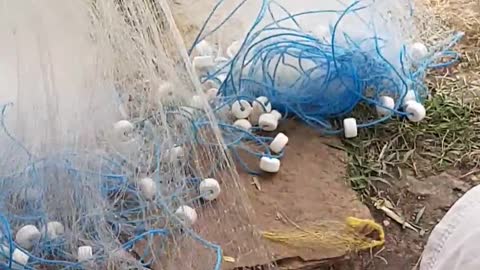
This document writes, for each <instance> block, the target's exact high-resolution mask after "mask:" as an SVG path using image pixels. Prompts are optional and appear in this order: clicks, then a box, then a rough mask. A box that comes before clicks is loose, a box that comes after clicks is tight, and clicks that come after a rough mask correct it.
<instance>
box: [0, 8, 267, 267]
mask: <svg viewBox="0 0 480 270" xmlns="http://www.w3.org/2000/svg"><path fill="white" fill-rule="evenodd" d="M0 20H1V23H0V29H1V30H0V33H1V34H2V44H3V45H2V47H1V48H0V56H2V62H1V70H2V71H5V73H3V74H2V75H3V76H2V78H1V79H2V81H1V82H0V91H1V95H0V97H2V103H3V104H4V105H3V106H2V117H1V122H0V123H1V136H0V140H1V141H0V142H1V147H2V150H3V151H2V158H1V175H2V176H1V177H0V192H1V196H0V198H1V199H0V220H1V227H0V264H1V266H2V268H8V269H105V268H109V269H144V268H151V269H220V267H221V263H222V251H224V252H228V254H229V256H233V257H235V258H237V259H238V260H240V261H241V260H242V258H244V257H245V256H247V255H248V254H251V253H252V252H253V253H254V254H255V256H257V257H261V258H266V260H268V254H267V252H266V251H265V250H264V249H263V248H262V246H261V245H260V244H259V242H258V241H259V240H258V239H259V236H258V237H257V234H255V232H254V230H253V228H252V226H251V225H250V222H249V213H250V211H251V210H250V209H249V206H248V204H247V203H246V200H244V199H243V190H242V188H241V186H240V185H239V184H238V182H237V179H238V175H237V174H236V170H235V169H234V166H233V165H232V161H231V160H230V158H229V155H228V151H227V150H228V147H227V145H226V144H225V143H224V142H223V139H222V136H221V134H220V129H219V128H218V125H217V124H216V121H215V117H214V116H213V113H212V111H211V109H210V108H209V106H208V103H207V101H206V98H205V94H204V93H203V92H202V91H200V87H199V86H200V85H199V83H198V81H197V79H196V78H195V76H194V75H193V74H194V72H192V69H191V66H190V63H189V60H188V57H187V53H186V49H185V47H184V44H183V41H182V39H181V37H180V35H179V33H178V31H177V29H176V26H175V24H174V22H173V20H172V17H171V14H170V11H169V8H168V5H167V4H166V3H165V2H164V1H155V3H154V1H134V0H123V1H116V0H102V1H91V2H88V1H80V0H79V1H76V0H74V1H63V0H51V1H48V5H47V4H45V3H43V2H42V3H39V2H38V1H33V0H19V1H13V2H12V1H2V2H1V5H0ZM192 97H193V98H192ZM192 100H193V101H192ZM218 243H222V246H220V245H219V244H218Z"/></svg>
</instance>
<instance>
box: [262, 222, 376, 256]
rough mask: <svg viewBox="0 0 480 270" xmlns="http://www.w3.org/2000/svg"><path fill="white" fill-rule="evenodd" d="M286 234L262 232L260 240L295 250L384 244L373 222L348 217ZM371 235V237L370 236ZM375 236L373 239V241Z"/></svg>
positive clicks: (299, 228) (352, 248) (350, 247)
mask: <svg viewBox="0 0 480 270" xmlns="http://www.w3.org/2000/svg"><path fill="white" fill-rule="evenodd" d="M295 227H296V228H295V229H293V230H290V231H264V232H262V235H263V237H264V238H266V239H268V240H270V241H274V242H278V243H283V244H285V245H290V246H293V247H299V248H311V249H315V248H320V247H323V248H335V249H342V250H345V251H359V250H365V249H371V248H374V247H378V246H381V245H383V244H384V242H385V233H384V231H383V228H382V226H380V225H379V224H377V223H376V222H375V221H373V220H368V219H358V218H354V217H348V218H347V219H346V221H345V223H341V222H322V223H315V224H313V225H311V226H308V227H306V228H301V227H299V226H297V225H295ZM373 235H374V236H373ZM373 237H375V238H376V239H375V238H373Z"/></svg>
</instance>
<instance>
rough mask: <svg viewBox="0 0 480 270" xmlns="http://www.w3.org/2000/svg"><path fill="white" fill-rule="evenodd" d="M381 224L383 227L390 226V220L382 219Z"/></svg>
mask: <svg viewBox="0 0 480 270" xmlns="http://www.w3.org/2000/svg"><path fill="white" fill-rule="evenodd" d="M383 226H385V227H388V226H390V221H388V220H386V219H384V220H383Z"/></svg>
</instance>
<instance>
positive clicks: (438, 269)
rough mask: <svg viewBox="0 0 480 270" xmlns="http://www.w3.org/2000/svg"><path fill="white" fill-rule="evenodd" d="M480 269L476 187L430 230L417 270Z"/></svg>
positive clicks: (479, 199) (478, 190) (479, 196)
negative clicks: (418, 269)
mask: <svg viewBox="0 0 480 270" xmlns="http://www.w3.org/2000/svg"><path fill="white" fill-rule="evenodd" d="M479 269H480V186H477V187H475V188H473V189H471V190H469V191H468V192H467V193H465V195H463V197H461V198H460V199H459V200H458V201H457V202H456V203H455V204H454V205H453V207H452V208H450V210H449V211H448V213H447V214H446V215H445V216H444V217H443V219H442V220H441V221H440V223H438V225H437V226H436V227H435V228H434V229H433V231H432V233H431V235H430V238H429V239H428V242H427V245H426V247H425V250H424V252H423V256H422V261H421V264H420V270H479Z"/></svg>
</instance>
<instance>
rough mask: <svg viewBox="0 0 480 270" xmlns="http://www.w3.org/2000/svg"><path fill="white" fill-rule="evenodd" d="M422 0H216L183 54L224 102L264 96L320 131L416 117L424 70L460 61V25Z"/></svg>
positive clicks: (421, 111) (350, 132)
mask: <svg viewBox="0 0 480 270" xmlns="http://www.w3.org/2000/svg"><path fill="white" fill-rule="evenodd" d="M210 2H211V3H212V1H210ZM419 2H420V3H414V2H413V1H403V2H402V1H393V2H392V1H369V0H362V1H334V0H332V1H323V2H322V3H321V4H320V3H318V1H310V0H304V1H300V2H299V1H288V0H277V1H273V0H272V1H267V0H265V1H257V2H255V3H251V2H248V1H233V0H232V1H218V2H215V3H214V4H212V9H211V13H210V14H209V15H208V16H206V18H207V20H206V21H205V23H204V25H203V26H202V27H200V31H199V34H198V35H197V36H196V37H195V38H194V39H193V42H192V43H193V45H192V47H191V50H190V53H191V56H192V60H193V63H194V65H196V66H197V70H200V71H201V72H199V76H200V79H201V81H202V82H203V84H204V86H205V87H206V88H210V87H211V85H212V84H214V83H216V84H217V86H218V87H219V96H220V97H221V98H222V99H223V100H222V102H220V104H221V105H223V104H224V103H229V104H234V103H235V102H240V103H242V102H250V103H252V102H253V103H258V100H257V101H256V99H257V98H258V97H266V98H268V101H269V102H270V104H271V106H272V108H273V109H276V110H277V111H279V112H280V113H282V114H283V115H287V116H292V115H293V116H296V117H298V118H300V119H302V120H303V121H304V122H305V123H307V124H309V125H311V126H313V127H314V128H316V129H318V130H319V131H321V132H322V133H323V134H344V135H345V136H346V137H348V138H350V137H355V136H356V134H357V132H358V130H359V129H361V128H368V127H372V126H374V125H377V124H381V123H383V122H385V121H387V120H389V119H391V118H392V117H398V118H408V119H409V120H410V121H414V122H419V121H421V120H423V118H424V117H425V108H424V107H423V105H422V103H423V102H424V100H425V99H426V98H427V97H428V89H427V86H426V85H425V83H424V79H425V75H426V73H427V72H428V71H429V70H431V69H439V68H445V67H448V66H449V65H450V64H452V63H454V62H455V61H456V60H458V55H457V54H456V53H455V52H453V51H450V49H451V48H452V46H454V45H455V44H456V43H457V42H458V40H459V39H460V38H461V37H462V33H455V32H453V31H452V30H450V29H448V28H447V27H445V26H444V25H443V24H442V22H441V21H440V20H437V19H436V18H435V17H433V18H432V16H433V15H434V13H433V12H432V11H430V10H429V8H428V6H426V5H425V4H423V1H419ZM429 15H432V16H429ZM207 44H210V51H212V54H210V56H212V57H213V59H214V60H215V61H212V62H211V63H209V64H207V63H206V57H207V56H206V54H208V53H206V52H208V51H209V50H207V49H205V48H207ZM252 106H253V105H252ZM365 110H366V111H367V113H362V114H361V116H359V114H358V111H361V112H364V111H365ZM264 111H265V110H264ZM250 118H251V119H249V120H250V122H251V123H252V124H253V125H254V126H255V125H256V124H257V119H256V117H253V116H252V117H250Z"/></svg>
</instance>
